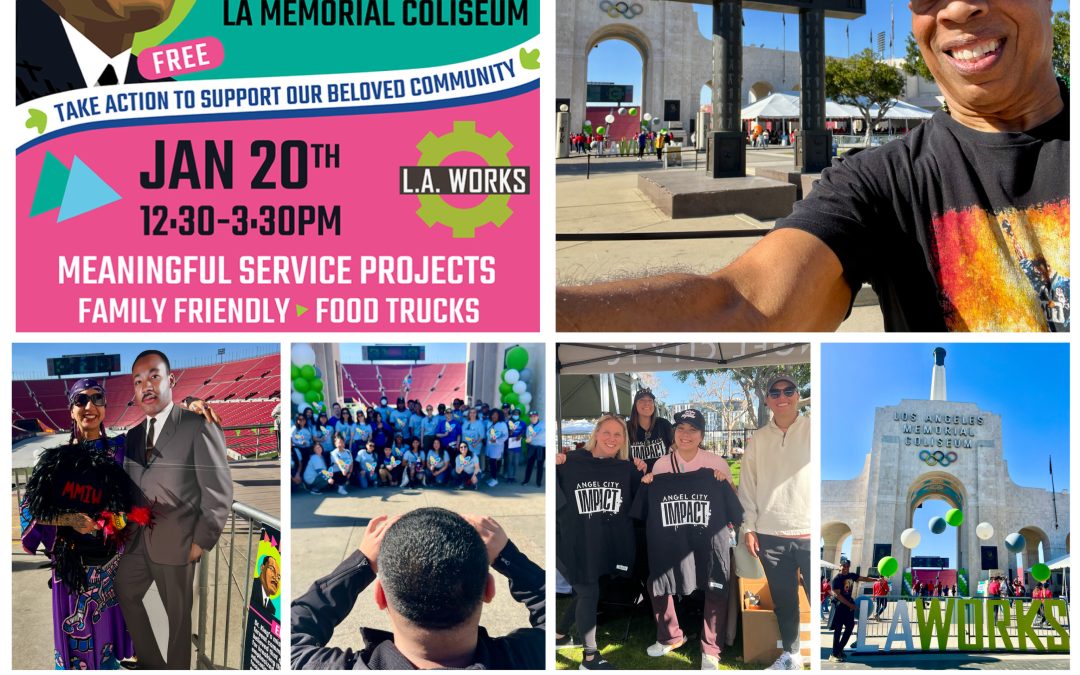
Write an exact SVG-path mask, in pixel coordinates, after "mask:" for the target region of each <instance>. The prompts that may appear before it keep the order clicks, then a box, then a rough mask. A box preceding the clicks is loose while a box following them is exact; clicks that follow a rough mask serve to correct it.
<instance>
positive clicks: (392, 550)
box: [378, 507, 488, 630]
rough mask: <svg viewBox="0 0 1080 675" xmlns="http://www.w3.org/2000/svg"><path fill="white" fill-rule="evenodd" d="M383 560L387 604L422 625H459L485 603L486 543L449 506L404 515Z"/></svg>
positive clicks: (381, 574)
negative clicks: (447, 508) (447, 507)
mask: <svg viewBox="0 0 1080 675" xmlns="http://www.w3.org/2000/svg"><path fill="white" fill-rule="evenodd" d="M378 562H379V577H380V578H381V579H382V584H383V588H384V589H385V591H386V601H387V603H388V604H389V605H390V606H391V607H393V609H394V611H396V612H397V613H398V614H401V615H402V616H403V617H405V618H406V619H408V620H409V621H411V622H412V623H413V624H415V625H417V626H418V627H420V628H424V629H427V630H446V629H450V628H455V627H457V626H460V625H461V624H462V623H463V622H464V621H465V620H466V619H468V618H469V617H470V616H472V615H473V613H474V612H475V611H476V609H477V608H478V607H479V606H480V604H481V602H483V599H484V587H485V586H486V584H487V575H488V557H487V547H485V546H484V541H483V539H481V538H480V535H479V533H477V531H476V530H475V529H474V528H473V526H472V525H470V524H469V523H468V522H467V521H466V520H465V519H464V518H462V517H461V516H459V515H458V514H456V513H453V512H451V511H447V510H446V509H440V508H435V507H429V508H421V509H417V510H415V511H412V512H410V513H407V514H405V515H404V516H402V517H401V519H400V520H398V521H397V522H396V523H394V524H393V525H391V526H390V529H389V530H387V532H386V535H385V536H384V538H383V541H382V546H381V547H380V548H379V561H378Z"/></svg>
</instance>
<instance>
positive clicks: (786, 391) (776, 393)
mask: <svg viewBox="0 0 1080 675" xmlns="http://www.w3.org/2000/svg"><path fill="white" fill-rule="evenodd" d="M780 394H783V395H784V396H785V397H786V398H791V397H792V396H794V395H795V387H784V388H783V389H770V390H769V398H780Z"/></svg>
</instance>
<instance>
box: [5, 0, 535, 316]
mask: <svg viewBox="0 0 1080 675" xmlns="http://www.w3.org/2000/svg"><path fill="white" fill-rule="evenodd" d="M15 5H16V52H17V54H16V78H15V87H16V92H15V93H16V105H17V110H16V114H17V118H18V119H19V120H20V122H22V124H20V126H19V130H18V139H17V142H16V146H17V148H16V200H15V202H16V203H15V208H16V244H17V251H18V252H19V254H20V255H18V256H17V260H18V268H17V270H16V275H17V279H18V281H17V287H16V299H17V302H16V329H17V330H19V331H77V330H84V329H86V328H92V329H93V330H96V331H132V330H169V331H195V332H201V331H210V330H213V331H244V332H249V331H357V330H367V331H410V332H412V331H447V330H450V331H453V330H470V331H477V330H478V331H485V330H499V331H508V330H524V331H535V330H538V329H539V255H540V254H539V244H540V230H539V199H538V189H537V188H538V180H539V171H538V170H537V166H538V158H539V147H538V134H539V131H538V129H539V77H540V65H541V54H540V49H539V38H538V32H539V11H540V9H539V2H536V1H535V0H534V1H533V2H529V1H528V0H108V1H95V2H85V1H83V0H17V1H16V3H15ZM27 252H33V254H32V255H29V254H27Z"/></svg>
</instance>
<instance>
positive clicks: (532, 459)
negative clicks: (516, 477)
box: [521, 445, 546, 487]
mask: <svg viewBox="0 0 1080 675" xmlns="http://www.w3.org/2000/svg"><path fill="white" fill-rule="evenodd" d="M526 447H527V452H528V457H527V459H526V460H525V480H523V481H521V482H522V483H523V484H524V483H528V482H529V478H531V477H532V472H533V463H535V464H536V487H540V483H541V482H542V481H543V478H544V450H545V449H546V448H545V447H544V446H542V445H527V446H526Z"/></svg>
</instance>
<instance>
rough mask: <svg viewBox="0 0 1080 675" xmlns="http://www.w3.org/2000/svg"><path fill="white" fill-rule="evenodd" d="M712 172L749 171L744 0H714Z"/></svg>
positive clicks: (716, 174)
mask: <svg viewBox="0 0 1080 675" xmlns="http://www.w3.org/2000/svg"><path fill="white" fill-rule="evenodd" d="M712 5H713V76H712V82H713V88H712V128H713V131H712V142H713V148H712V176H713V178H741V177H742V176H745V175H746V144H745V141H744V138H743V133H742V125H741V123H740V119H739V112H740V109H741V108H740V105H741V103H742V96H741V90H742V0H713V3H712Z"/></svg>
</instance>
